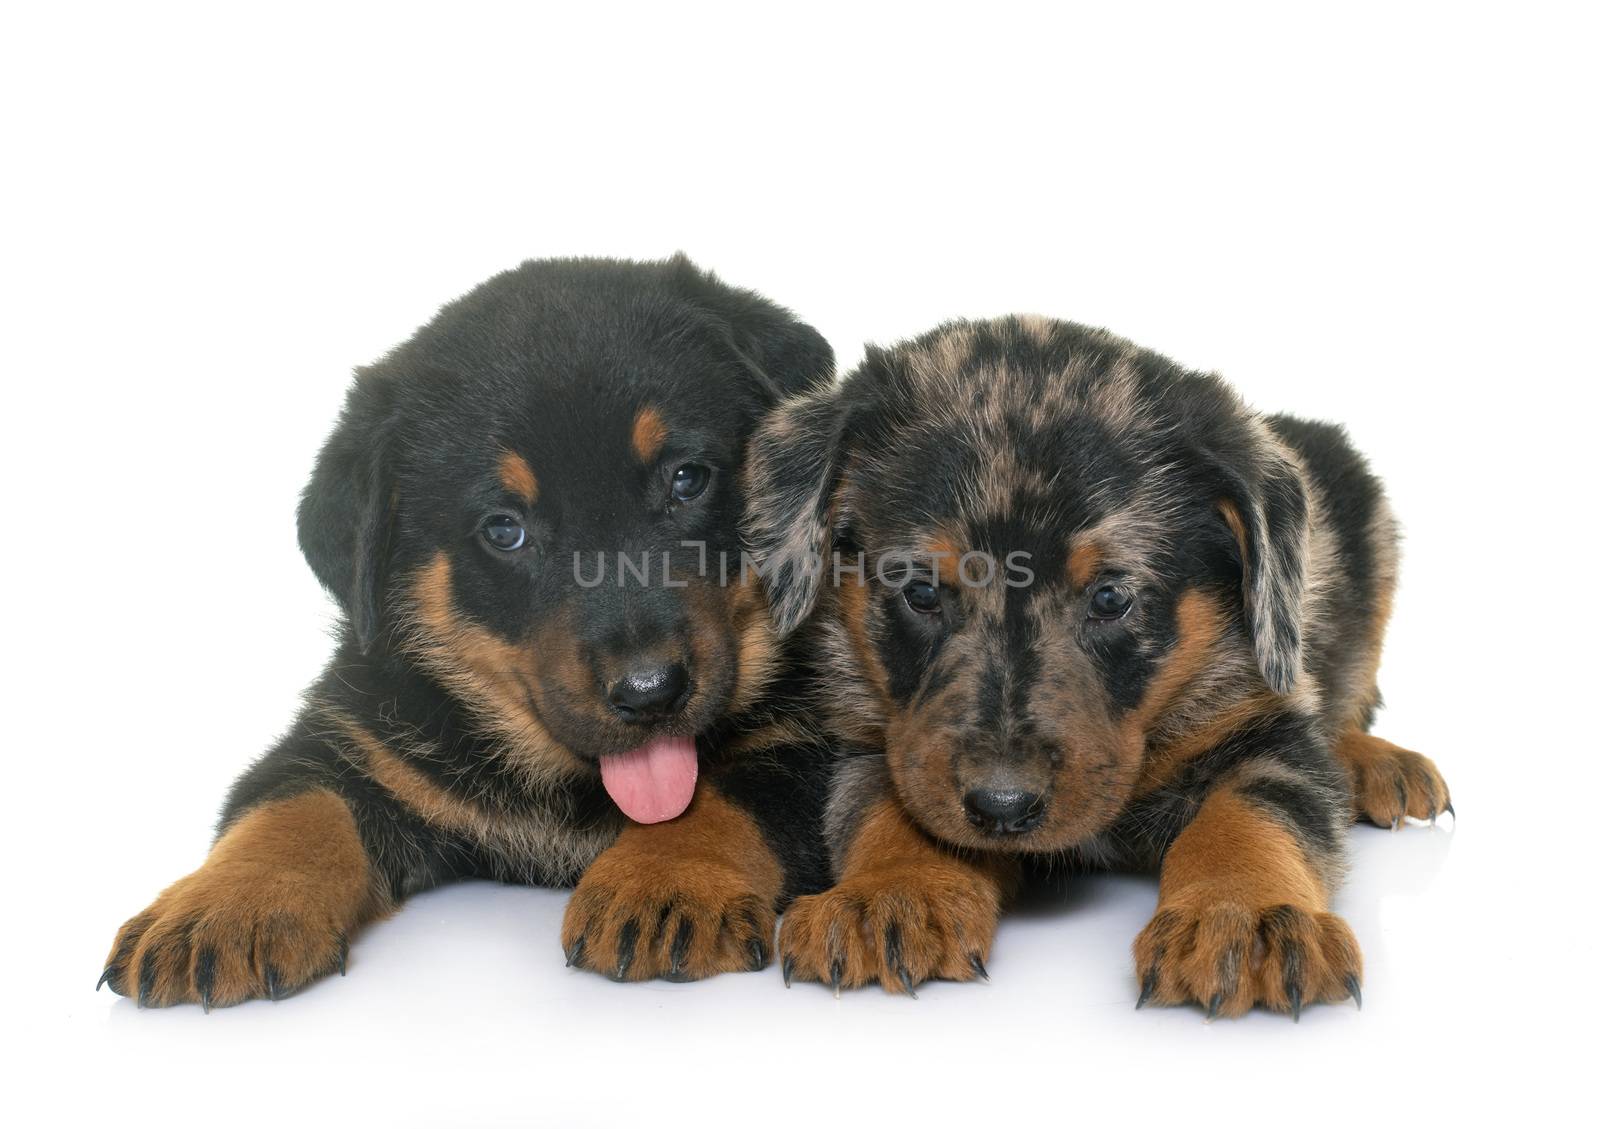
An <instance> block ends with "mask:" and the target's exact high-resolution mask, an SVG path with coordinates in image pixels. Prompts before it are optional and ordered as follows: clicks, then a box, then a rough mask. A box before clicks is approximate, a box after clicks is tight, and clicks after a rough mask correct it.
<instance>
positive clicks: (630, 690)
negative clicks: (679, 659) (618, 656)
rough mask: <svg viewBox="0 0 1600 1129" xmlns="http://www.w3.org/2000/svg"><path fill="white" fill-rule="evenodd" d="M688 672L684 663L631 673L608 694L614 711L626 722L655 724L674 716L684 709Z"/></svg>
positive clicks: (631, 671)
mask: <svg viewBox="0 0 1600 1129" xmlns="http://www.w3.org/2000/svg"><path fill="white" fill-rule="evenodd" d="M688 688H689V672H688V671H687V670H685V669H683V664H682V663H668V664H666V665H665V666H649V667H643V668H641V669H639V670H630V671H629V672H628V673H627V674H625V675H623V676H622V677H621V678H620V679H619V680H618V681H617V684H616V685H615V686H613V687H611V693H610V695H609V698H610V701H611V708H612V709H614V710H616V711H617V714H618V716H620V717H621V718H622V720H624V721H655V720H658V719H660V718H663V717H667V716H668V715H670V714H675V713H677V712H678V710H679V709H680V708H681V707H682V706H683V697H684V691H686V690H687V689H688Z"/></svg>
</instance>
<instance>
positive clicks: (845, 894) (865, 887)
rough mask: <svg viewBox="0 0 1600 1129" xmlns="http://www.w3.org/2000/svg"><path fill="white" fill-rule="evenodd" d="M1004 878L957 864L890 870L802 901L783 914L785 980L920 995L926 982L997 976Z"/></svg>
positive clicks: (863, 876)
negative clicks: (993, 967) (994, 956)
mask: <svg viewBox="0 0 1600 1129" xmlns="http://www.w3.org/2000/svg"><path fill="white" fill-rule="evenodd" d="M1000 900H1001V894H1000V889H999V886H998V884H997V883H995V882H992V881H990V880H988V879H986V878H984V877H982V876H979V875H975V874H972V873H969V872H967V871H965V870H962V869H959V868H956V867H953V866H941V865H938V864H932V863H930V864H926V865H923V866H919V867H914V868H912V867H907V868H889V869H883V870H878V871H870V872H867V873H865V874H861V875H859V876H856V877H852V878H847V879H845V880H844V881H843V882H841V883H840V884H839V885H837V886H835V887H834V888H833V889H831V890H828V891H826V892H824V893H821V894H813V895H811V896H809V897H804V898H798V899H796V900H795V903H794V904H793V905H792V906H790V907H789V909H788V911H787V912H785V913H784V915H783V925H782V928H781V929H780V931H779V934H778V953H779V957H780V959H781V960H782V962H783V980H784V983H785V984H788V983H789V982H790V981H791V980H792V979H794V978H796V977H798V978H799V979H801V980H820V981H823V982H824V983H827V984H830V985H831V986H832V987H833V990H834V992H835V994H837V993H838V991H839V990H840V989H841V988H858V987H861V986H863V985H866V984H870V983H872V982H873V981H877V982H878V983H879V984H882V985H883V987H885V988H886V989H888V990H889V991H891V992H907V993H909V994H911V995H913V996H915V995H916V986H917V985H918V984H921V983H922V982H923V981H924V980H931V979H935V978H937V979H941V980H972V979H976V978H979V977H981V978H983V979H988V976H989V974H988V972H987V970H986V969H985V967H984V964H985V962H986V961H987V960H988V957H989V948H990V946H991V945H992V944H993V943H994V933H995V928H996V927H997V926H998V924H999V921H1000Z"/></svg>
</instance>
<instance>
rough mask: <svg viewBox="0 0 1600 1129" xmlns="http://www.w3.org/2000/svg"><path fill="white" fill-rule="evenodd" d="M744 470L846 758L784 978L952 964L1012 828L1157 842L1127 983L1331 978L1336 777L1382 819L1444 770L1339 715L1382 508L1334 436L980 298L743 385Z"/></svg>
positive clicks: (1230, 1005) (784, 947) (1215, 1004)
mask: <svg viewBox="0 0 1600 1129" xmlns="http://www.w3.org/2000/svg"><path fill="white" fill-rule="evenodd" d="M749 472H750V475H751V481H752V491H753V493H754V494H755V495H756V496H758V497H759V499H760V500H759V504H758V506H757V507H756V508H755V509H754V511H753V513H752V517H751V521H750V527H751V533H752V539H753V541H754V543H755V545H756V547H757V551H758V553H759V554H760V555H761V556H762V557H763V558H764V561H765V565H766V567H767V568H768V569H769V570H771V593H772V600H773V606H774V610H775V613H776V615H777V618H778V623H779V627H780V630H783V631H787V630H789V629H791V628H793V627H794V626H795V625H796V624H797V623H799V622H800V621H801V620H802V619H804V618H805V617H806V616H807V615H809V614H810V613H811V612H812V610H813V607H816V609H817V617H816V624H815V631H816V632H817V633H818V634H819V635H820V636H821V638H822V641H823V643H822V645H823V647H824V650H825V653H826V660H825V661H824V662H822V663H821V668H822V670H823V672H824V673H823V678H824V679H825V682H824V685H823V687H822V693H821V700H822V701H823V702H824V703H826V704H827V705H828V706H829V707H830V708H831V712H832V725H833V727H834V729H835V730H836V732H837V734H838V736H839V737H840V738H841V739H842V741H843V743H844V744H845V745H846V747H847V748H849V749H851V750H853V751H854V752H855V754H856V755H854V756H850V757H848V758H847V759H845V760H844V761H843V762H842V765H841V767H840V768H839V770H838V772H837V776H836V779H835V782H834V785H833V789H832V795H831V799H830V802H829V809H828V833H829V839H830V846H831V850H832V856H833V865H834V868H835V876H836V878H837V885H836V886H835V887H834V888H833V889H832V890H830V891H828V892H826V893H823V894H820V895H817V896H814V897H805V898H801V899H800V900H799V901H797V902H796V903H795V904H794V905H793V906H792V907H791V908H790V910H789V911H788V913H787V914H786V915H785V918H784V921H783V925H782V932H781V934H780V938H779V948H780V951H781V956H782V960H783V967H784V971H785V974H786V975H790V974H792V975H794V976H799V977H805V978H814V979H820V980H823V981H831V982H832V983H833V984H834V985H835V986H836V987H837V986H840V985H844V986H856V985H861V984H866V983H870V982H872V981H879V982H881V983H882V984H883V985H884V986H885V987H887V988H889V989H891V990H901V989H904V990H908V991H909V990H910V989H911V988H912V987H913V986H914V985H915V984H917V983H918V982H920V981H921V980H923V979H925V978H930V977H944V978H953V979H958V980H959V979H969V978H972V977H974V976H981V975H984V974H985V972H984V961H985V959H986V958H987V956H988V954H989V946H990V941H991V939H992V936H993V933H994V930H995V926H996V921H997V917H998V915H999V913H1000V909H1001V906H1002V904H1003V902H1004V900H1005V899H1006V897H1007V895H1008V894H1009V893H1010V892H1011V891H1012V890H1013V888H1014V887H1015V886H1016V885H1017V883H1018V881H1019V878H1020V875H1021V866H1022V863H1023V862H1024V860H1025V859H1026V858H1027V857H1029V856H1034V857H1036V858H1040V859H1047V860H1049V861H1050V862H1051V863H1052V864H1057V863H1059V864H1065V865H1068V866H1071V865H1080V866H1091V867H1101V866H1130V865H1131V866H1138V865H1149V866H1154V865H1157V864H1159V866H1160V871H1161V882H1160V898H1159V907H1158V910H1157V913H1156V915H1155V918H1154V920H1153V921H1152V922H1151V923H1150V925H1149V927H1148V928H1146V929H1145V930H1144V932H1143V934H1142V935H1141V936H1140V937H1139V939H1138V942H1137V944H1136V946H1135V957H1136V963H1137V972H1138V977H1139V981H1140V984H1141V991H1140V1002H1144V1001H1146V1000H1152V1001H1158V1002H1162V1003H1179V1002H1182V1001H1190V1000H1192V1001H1199V1002H1200V1003H1202V1004H1203V1005H1205V1006H1206V1007H1207V1008H1208V1009H1209V1011H1210V1012H1211V1013H1213V1014H1224V1015H1238V1014H1240V1013H1242V1012H1245V1011H1247V1010H1248V1009H1249V1008H1251V1007H1252V1006H1253V1005H1258V1004H1259V1005H1264V1006H1266V1007H1270V1008H1278V1009H1283V1010H1288V1011H1292V1012H1294V1013H1296V1014H1298V1012H1299V1010H1300V1008H1301V1007H1302V1005H1304V1004H1306V1003H1310V1002H1312V1001H1316V1000H1338V999H1344V998H1346V997H1348V996H1351V995H1357V994H1358V993H1359V987H1360V980H1361V956H1360V950H1359V949H1358V948H1357V945H1356V942H1355V939H1354V938H1353V937H1352V936H1351V934H1350V930H1349V929H1348V927H1347V926H1346V925H1345V923H1344V922H1343V921H1342V920H1340V919H1339V918H1338V917H1336V916H1335V915H1334V914H1332V913H1330V912H1329V897H1330V894H1331V892H1332V890H1333V888H1334V886H1335V883H1336V882H1337V881H1338V877H1339V873H1340V858H1341V843H1342V840H1343V838H1344V835H1345V828H1346V825H1347V824H1348V822H1349V820H1350V815H1351V812H1352V787H1353V799H1354V804H1353V807H1354V810H1356V811H1359V812H1361V813H1363V814H1365V815H1366V816H1368V817H1370V818H1372V819H1374V820H1376V821H1378V822H1380V823H1383V824H1386V825H1390V824H1398V822H1399V821H1400V820H1401V819H1402V817H1403V816H1412V817H1416V818H1431V817H1433V816H1434V815H1436V814H1437V813H1438V812H1440V811H1441V810H1443V809H1446V808H1447V807H1448V805H1449V796H1448V793H1447V792H1446V789H1445V785H1444V782H1443V780H1442V779H1441V778H1440V776H1439V774H1438V773H1437V772H1436V771H1435V769H1434V767H1433V765H1432V764H1431V763H1430V762H1429V761H1428V760H1426V759H1425V758H1423V757H1421V756H1419V755H1417V754H1415V753H1411V752H1407V751H1405V750H1402V749H1398V748H1396V747H1395V746H1393V745H1390V744H1388V743H1387V742H1384V741H1380V740H1378V739H1377V738H1375V737H1372V736H1370V735H1369V734H1368V732H1367V730H1368V727H1369V726H1370V724H1371V722H1372V718H1373V712H1374V710H1375V708H1376V706H1377V704H1378V689H1377V685H1376V682H1375V676H1376V671H1377V666H1378V654H1379V650H1380V648H1381V645H1382V640H1383V631H1384V625H1385V621H1386V620H1387V618H1388V615H1389V606H1390V599H1391V596H1392V594H1393V591H1394V587H1395V569H1396V532H1395V526H1394V522H1393V519H1392V518H1391V516H1390V512H1389V508H1388V506H1387V505H1386V503H1385V501H1384V499H1383V496H1382V493H1381V491H1380V489H1379V484H1378V482H1377V480H1376V479H1375V478H1374V477H1373V476H1372V475H1371V473H1369V472H1368V470H1367V468H1366V466H1365V464H1364V463H1363V461H1362V459H1361V458H1360V456H1359V455H1357V454H1356V453H1355V452H1354V451H1353V450H1352V449H1351V447H1350V446H1349V444H1348V442H1347V440H1346V439H1345V436H1344V434H1343V432H1341V431H1340V430H1339V429H1337V428H1334V427H1330V426H1327V425H1323V424H1315V423H1305V422H1302V421H1299V420H1295V419H1290V418H1287V417H1274V418H1271V419H1263V418H1261V417H1259V416H1257V415H1255V414H1254V413H1252V412H1250V411H1249V410H1247V409H1246V408H1245V407H1244V405H1243V404H1242V403H1241V402H1240V401H1239V399H1238V398H1237V397H1236V396H1235V395H1234V394H1233V393H1232V392H1231V391H1230V390H1229V389H1228V388H1227V387H1226V386H1225V385H1224V384H1223V383H1222V382H1221V381H1220V380H1218V379H1217V378H1215V377H1213V376H1208V375H1203V374H1200V373H1195V372H1188V371H1185V370H1183V369H1181V368H1179V367H1178V366H1177V365H1175V364H1173V363H1172V362H1170V361H1168V360H1166V359H1165V358H1163V357H1160V356H1157V355H1156V354H1154V353H1151V352H1148V351H1146V350H1143V349H1139V348H1136V347H1135V346H1133V345H1131V344H1129V343H1128V342H1126V341H1123V340H1120V339H1119V338H1116V337H1113V336H1111V335H1110V334H1107V333H1104V332H1101V331H1098V330H1093V329H1087V328H1084V327H1081V326H1077V325H1071V324H1068V323H1064V322H1056V321H1049V320H1045V319H1040V318H1009V319H1004V320H999V321H993V322H986V323H978V324H968V323H954V324H951V325H947V326H945V327H944V328H941V329H939V330H936V331H934V332H932V333H930V334H928V335H926V336H924V337H921V338H918V339H916V340H914V341H910V342H908V343H905V344H902V345H900V346H898V347H896V348H893V349H889V350H887V351H869V354H868V357H867V360H866V361H865V363H864V364H863V365H862V366H861V367H860V368H859V369H858V370H857V371H856V372H855V373H853V374H852V375H851V376H850V377H849V378H848V379H847V380H846V381H845V382H844V383H843V384H842V385H841V386H838V387H836V388H830V389H821V390H817V391H815V392H813V393H811V394H810V395H808V396H806V397H802V398H800V399H798V400H796V401H793V402H791V403H789V404H788V405H786V406H785V407H784V408H783V409H782V410H781V411H780V412H779V413H777V414H776V415H775V416H774V418H773V419H772V420H771V421H770V422H769V424H768V425H767V426H766V427H765V428H764V429H763V432H762V434H761V435H760V437H758V439H757V441H756V443H755V445H754V446H753V447H752V454H751V458H750V463H749ZM819 559H820V560H821V561H822V568H821V569H820V571H819V569H818V568H817V567H816V566H817V562H818V560H819Z"/></svg>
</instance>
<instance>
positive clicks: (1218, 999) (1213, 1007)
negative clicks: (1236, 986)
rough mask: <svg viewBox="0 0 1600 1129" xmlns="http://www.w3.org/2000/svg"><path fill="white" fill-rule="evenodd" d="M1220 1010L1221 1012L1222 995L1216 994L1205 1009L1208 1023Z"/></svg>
mask: <svg viewBox="0 0 1600 1129" xmlns="http://www.w3.org/2000/svg"><path fill="white" fill-rule="evenodd" d="M1221 1010H1222V993H1221V992H1218V993H1217V994H1216V995H1214V996H1212V997H1211V1003H1210V1004H1209V1005H1208V1006H1207V1007H1206V1019H1207V1020H1208V1021H1209V1020H1212V1019H1215V1018H1216V1017H1217V1013H1218V1012H1220V1011H1221Z"/></svg>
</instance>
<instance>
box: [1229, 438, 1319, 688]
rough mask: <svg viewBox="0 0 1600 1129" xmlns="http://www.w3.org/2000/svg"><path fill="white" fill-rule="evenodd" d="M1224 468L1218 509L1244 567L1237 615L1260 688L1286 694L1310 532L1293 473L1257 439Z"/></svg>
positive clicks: (1294, 675) (1298, 638)
mask: <svg viewBox="0 0 1600 1129" xmlns="http://www.w3.org/2000/svg"><path fill="white" fill-rule="evenodd" d="M1254 439H1255V442H1253V443H1252V444H1250V447H1251V449H1250V450H1249V451H1248V452H1246V453H1245V454H1244V455H1242V456H1241V457H1239V458H1237V459H1233V460H1229V465H1225V466H1224V470H1223V473H1224V477H1225V479H1226V480H1227V487H1226V493H1225V495H1224V497H1223V498H1222V500H1221V501H1220V502H1218V504H1217V506H1218V509H1219V510H1220V511H1221V512H1222V517H1223V520H1224V521H1226V522H1227V524H1228V528H1229V529H1231V530H1232V531H1233V536H1234V539H1235V540H1236V541H1238V543H1239V554H1240V559H1241V560H1242V561H1243V562H1244V609H1245V616H1246V619H1247V620H1248V622H1249V624H1250V634H1251V637H1252V639H1253V641H1254V643H1255V651H1256V662H1257V664H1258V665H1259V666H1260V667H1261V674H1262V676H1263V677H1264V678H1265V679H1266V680H1267V685H1268V686H1269V687H1271V688H1272V690H1273V691H1274V692H1275V693H1278V694H1287V693H1288V692H1289V691H1290V690H1292V689H1294V685H1295V683H1296V682H1297V681H1298V680H1299V678H1300V672H1301V652H1302V650H1303V639H1302V634H1303V632H1302V625H1303V619H1304V612H1303V607H1302V605H1303V603H1304V600H1305V590H1306V552H1307V543H1308V539H1309V533H1310V525H1309V522H1308V521H1307V514H1306V491H1305V483H1304V481H1303V480H1302V478H1301V474H1300V469H1299V467H1297V466H1296V465H1295V464H1294V463H1292V462H1290V461H1289V459H1287V458H1286V457H1285V456H1284V455H1283V454H1282V452H1281V451H1280V450H1279V449H1278V448H1277V446H1276V444H1274V443H1273V442H1271V441H1270V440H1269V439H1268V438H1267V437H1266V436H1265V435H1257V436H1255V437H1254Z"/></svg>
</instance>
